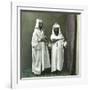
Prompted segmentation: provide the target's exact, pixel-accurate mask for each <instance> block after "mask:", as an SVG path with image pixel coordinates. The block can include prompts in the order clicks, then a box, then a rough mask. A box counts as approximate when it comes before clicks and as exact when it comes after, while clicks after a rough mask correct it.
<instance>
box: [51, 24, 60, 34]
mask: <svg viewBox="0 0 90 90" xmlns="http://www.w3.org/2000/svg"><path fill="white" fill-rule="evenodd" d="M55 28H59V34H61V29H60V25H59V24H58V23H55V24H54V25H53V27H52V34H54V35H55V33H54V29H55Z"/></svg>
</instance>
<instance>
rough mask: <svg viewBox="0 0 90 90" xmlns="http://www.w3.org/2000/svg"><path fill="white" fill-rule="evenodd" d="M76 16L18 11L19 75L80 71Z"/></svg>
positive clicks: (53, 74)
mask: <svg viewBox="0 0 90 90" xmlns="http://www.w3.org/2000/svg"><path fill="white" fill-rule="evenodd" d="M78 16H80V13H74V12H53V11H35V10H20V78H31V77H54V76H73V75H78V74H79V66H78V65H79V59H78V58H77V56H78V55H77V54H78V53H79V50H78V42H79V40H78Z"/></svg>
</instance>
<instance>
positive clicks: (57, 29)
mask: <svg viewBox="0 0 90 90" xmlns="http://www.w3.org/2000/svg"><path fill="white" fill-rule="evenodd" d="M54 33H55V35H56V36H58V34H59V28H54Z"/></svg>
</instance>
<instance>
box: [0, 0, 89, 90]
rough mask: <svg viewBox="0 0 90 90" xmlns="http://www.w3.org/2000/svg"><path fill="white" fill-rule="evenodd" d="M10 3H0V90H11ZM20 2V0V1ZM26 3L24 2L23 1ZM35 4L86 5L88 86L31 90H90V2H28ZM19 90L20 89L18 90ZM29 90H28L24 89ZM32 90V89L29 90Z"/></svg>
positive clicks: (56, 0)
mask: <svg viewBox="0 0 90 90" xmlns="http://www.w3.org/2000/svg"><path fill="white" fill-rule="evenodd" d="M10 1H11V0H1V1H0V90H10V78H11V76H10V69H11V68H10V62H11V61H10V58H11V53H10V48H11V46H10V41H11V38H10V34H11V33H10V32H11V31H10V17H11V16H10ZM18 1H20V0H18ZM23 1H24V0H23ZM27 1H29V2H33V3H47V2H48V3H55V4H56V3H60V4H62V5H72V6H73V5H85V6H86V7H87V8H88V32H85V34H87V35H85V36H83V38H86V40H84V41H83V45H82V46H83V50H82V52H83V58H86V59H88V68H87V69H88V72H86V74H88V84H85V85H73V84H72V85H65V86H57V87H56V86H52V87H40V88H31V90H46V89H48V90H50V89H52V90H54V89H55V90H56V89H57V90H90V88H89V84H90V77H89V76H90V70H89V68H90V65H89V63H90V57H89V56H90V55H89V53H90V40H89V39H90V35H89V34H90V27H89V26H90V25H89V23H90V5H89V3H90V2H89V0H27ZM18 90H19V89H18ZM23 90H27V89H25V88H24V89H23ZM28 90H30V88H29V89H28Z"/></svg>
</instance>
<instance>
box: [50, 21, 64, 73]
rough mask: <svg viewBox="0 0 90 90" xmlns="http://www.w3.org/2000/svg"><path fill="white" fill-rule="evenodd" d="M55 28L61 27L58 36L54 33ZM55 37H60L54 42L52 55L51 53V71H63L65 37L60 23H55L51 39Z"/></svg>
mask: <svg viewBox="0 0 90 90" xmlns="http://www.w3.org/2000/svg"><path fill="white" fill-rule="evenodd" d="M54 28H59V34H58V36H56V35H55V33H54ZM53 39H60V40H58V41H56V42H54V43H52V55H51V72H54V71H56V70H58V71H61V70H62V68H63V62H64V47H63V46H64V37H63V35H62V33H61V30H60V25H59V24H57V23H55V24H54V25H53V28H52V34H51V41H52V40H53Z"/></svg>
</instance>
